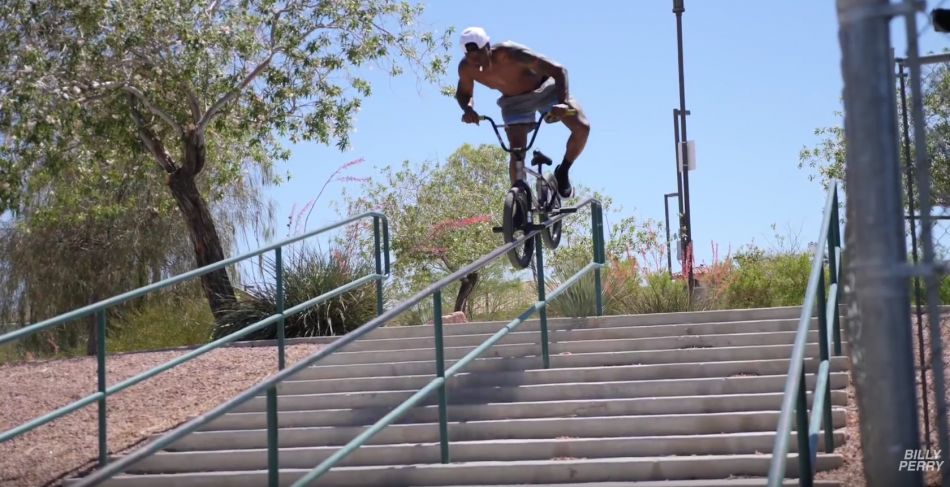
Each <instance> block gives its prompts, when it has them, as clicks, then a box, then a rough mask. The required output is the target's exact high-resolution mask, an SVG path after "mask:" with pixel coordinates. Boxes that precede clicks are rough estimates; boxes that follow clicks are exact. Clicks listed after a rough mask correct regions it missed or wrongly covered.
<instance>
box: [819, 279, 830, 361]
mask: <svg viewBox="0 0 950 487" xmlns="http://www.w3.org/2000/svg"><path fill="white" fill-rule="evenodd" d="M827 312H828V304H827V303H826V299H825V270H824V269H822V270H821V271H820V272H819V273H818V357H819V359H820V360H828V348H829V347H828V318H827Z"/></svg>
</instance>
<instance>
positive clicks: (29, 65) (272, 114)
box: [0, 0, 447, 317]
mask: <svg viewBox="0 0 950 487" xmlns="http://www.w3.org/2000/svg"><path fill="white" fill-rule="evenodd" d="M421 10H422V8H421V7H420V6H413V5H410V4H409V3H408V2H406V1H400V0H363V1H357V0H312V1H311V0H306V1H305V0H285V1H272V0H261V1H257V2H249V1H238V0H234V1H226V0H221V1H218V0H213V1H211V2H205V1H202V2H197V1H193V0H190V1H177V0H176V1H172V0H152V1H144V0H132V1H123V2H99V3H89V2H76V1H74V0H51V1H48V2H30V1H26V0H10V1H7V2H3V3H2V4H0V27H2V28H0V137H2V138H0V212H3V211H5V210H7V209H11V208H16V207H17V203H16V202H17V201H18V200H19V199H21V198H23V197H24V195H28V194H29V192H30V191H31V189H32V188H31V187H30V184H29V181H30V179H31V178H33V177H36V176H37V175H38V174H40V173H43V172H46V173H49V174H51V175H52V176H50V177H56V176H55V175H56V174H58V172H59V171H60V170H62V168H63V167H66V166H74V165H87V164H99V163H101V161H102V160H103V159H104V158H105V157H104V155H105V154H103V151H107V150H110V149H113V148H114V149H121V150H122V151H123V152H125V153H127V154H128V157H130V158H134V157H135V156H141V155H144V156H145V158H147V159H150V160H151V161H152V162H151V164H152V167H153V168H154V169H155V170H157V171H159V172H160V174H162V176H163V177H162V178H161V180H162V181H163V184H165V185H166V186H167V187H168V189H169V191H170V194H171V196H172V198H173V199H174V201H175V204H176V206H177V208H178V210H179V211H180V213H181V215H182V216H183V218H184V223H185V225H184V226H185V227H186V228H187V231H188V234H189V237H190V241H191V245H192V250H193V252H194V254H195V261H196V264H197V265H198V266H204V265H208V264H211V263H214V262H217V261H219V260H221V259H223V258H224V247H223V245H222V241H221V237H220V235H219V229H218V228H217V227H216V225H215V221H214V218H213V215H212V213H211V210H210V208H209V204H208V201H207V200H206V198H205V196H204V195H203V194H202V193H201V191H200V189H199V185H200V183H199V180H198V178H199V177H204V178H209V179H210V181H209V184H210V187H211V188H212V195H213V196H212V197H223V196H222V195H220V194H216V193H220V192H222V191H223V189H222V188H224V187H225V186H226V185H227V183H228V182H232V181H235V180H237V179H239V178H241V177H242V176H243V170H244V167H245V164H253V165H256V166H259V167H261V168H263V169H264V171H263V173H268V172H269V169H270V167H271V166H272V164H273V163H274V161H276V160H281V159H286V158H287V157H288V152H287V151H286V150H285V149H284V148H283V147H282V146H281V144H280V140H279V137H287V138H289V139H290V140H291V141H294V142H296V141H298V140H301V139H303V140H318V141H320V142H322V143H330V142H331V141H335V142H336V144H337V145H338V146H339V147H341V148H343V147H346V146H347V143H348V133H349V132H350V129H351V126H352V119H353V115H354V114H355V112H356V111H357V110H358V109H359V106H360V100H361V99H362V98H363V97H366V96H368V95H369V94H370V85H369V83H368V82H367V81H366V80H364V79H362V78H360V77H359V76H357V73H356V70H357V68H359V67H361V66H363V65H365V64H367V63H374V64H376V65H378V66H383V67H385V68H386V69H387V70H388V71H389V72H390V73H391V74H393V75H396V74H399V73H400V72H401V71H402V69H403V68H402V66H404V65H407V64H408V65H409V66H410V67H412V68H413V69H415V70H416V71H417V72H418V73H421V74H423V75H424V76H426V77H427V78H430V79H434V76H436V75H437V74H439V73H441V72H443V71H444V67H445V65H446V60H445V59H444V58H443V57H440V56H438V55H433V53H434V52H435V51H436V50H437V49H439V48H440V47H441V48H442V49H445V48H446V47H447V36H446V37H443V38H441V40H438V39H436V37H435V36H434V35H433V34H432V33H429V32H418V31H416V30H414V29H413V27H412V25H413V24H414V22H415V21H416V19H417V18H418V16H419V14H420V13H421ZM145 158H141V159H140V158H135V159H134V160H138V161H142V160H145ZM208 167H214V168H215V170H214V171H208V170H206V168H208ZM202 286H203V289H204V292H205V295H206V296H207V298H208V301H209V304H210V307H211V310H212V312H214V313H215V315H216V317H218V316H219V315H220V311H221V310H222V309H223V307H224V306H226V305H227V304H228V303H230V302H233V300H234V290H233V286H232V284H231V281H230V278H229V276H228V274H227V272H226V271H225V270H221V271H218V272H214V273H209V274H206V275H205V276H203V278H202Z"/></svg>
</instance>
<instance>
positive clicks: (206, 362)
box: [0, 344, 321, 487]
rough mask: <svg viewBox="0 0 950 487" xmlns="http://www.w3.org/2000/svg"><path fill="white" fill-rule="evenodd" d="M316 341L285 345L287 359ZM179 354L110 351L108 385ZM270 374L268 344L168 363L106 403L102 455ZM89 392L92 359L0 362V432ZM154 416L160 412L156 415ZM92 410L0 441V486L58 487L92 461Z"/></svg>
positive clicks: (273, 366) (273, 365) (273, 355)
mask: <svg viewBox="0 0 950 487" xmlns="http://www.w3.org/2000/svg"><path fill="white" fill-rule="evenodd" d="M319 347H321V345H317V344H301V345H290V346H288V347H287V362H288V364H291V363H294V362H296V361H297V360H299V359H300V358H303V357H305V356H307V355H308V354H310V353H312V352H314V351H315V350H317V349H319ZM183 353H185V351H165V352H147V353H132V354H124V355H116V356H110V357H109V358H108V359H107V361H106V367H107V370H108V372H107V380H108V383H109V384H110V385H112V384H116V383H118V382H119V381H121V380H124V379H126V378H128V377H131V376H133V375H135V374H137V373H140V372H144V371H145V370H148V369H149V368H151V367H154V366H156V365H160V364H162V363H164V362H167V361H169V360H172V359H174V358H175V357H177V356H179V355H181V354H183ZM276 371H277V352H276V350H275V349H274V348H271V347H268V348H225V349H217V350H213V351H211V352H209V353H207V354H205V355H202V356H201V357H199V358H197V359H194V360H191V361H189V362H186V363H184V364H182V365H179V366H177V367H174V368H172V369H171V370H168V371H166V372H163V373H161V374H159V375H158V376H156V377H153V378H151V379H148V380H146V381H144V382H142V383H140V384H137V385H135V386H132V387H131V388H129V389H126V390H124V391H122V392H120V393H118V394H115V395H112V396H109V399H108V401H107V413H108V426H107V431H108V441H109V452H110V454H114V453H116V452H122V451H126V450H128V449H129V448H130V447H132V446H134V445H136V444H138V443H140V442H141V441H142V440H145V439H147V438H148V437H149V436H150V435H153V434H155V433H160V432H163V431H167V430H169V429H171V428H174V427H175V426H177V425H179V424H181V423H182V422H184V421H186V420H188V419H190V418H193V417H195V416H197V415H198V414H201V413H203V412H205V411H208V410H209V409H211V408H213V407H214V406H216V405H218V404H220V403H222V402H224V401H225V400H227V399H229V398H231V397H233V396H234V395H236V394H237V393H239V392H241V391H243V390H245V389H247V388H248V387H250V386H252V385H254V384H255V383H257V382H259V381H260V380H261V379H263V378H264V377H267V376H268V375H271V374H273V373H274V372H276ZM95 391H96V359H95V357H88V358H86V357H84V358H77V359H69V360H56V361H48V362H32V363H26V364H20V365H8V366H2V367H0V404H3V408H2V409H0V430H6V429H9V428H11V427H13V426H16V425H19V424H21V423H24V422H26V421H29V420H31V419H34V418H36V417H38V416H41V415H43V414H46V413H48V412H50V411H53V410H55V409H57V408H60V407H62V406H65V405H66V404H69V403H70V402H72V401H75V400H77V399H80V398H82V397H85V396H87V395H89V394H92V393H94V392H95ZM155 413H159V414H155ZM97 418H98V407H97V406H96V405H90V406H86V407H85V408H83V409H81V410H79V411H77V412H74V413H72V414H69V415H67V416H65V417H63V418H61V419H58V420H56V421H53V422H52V423H49V424H46V425H44V426H41V427H39V428H37V429H35V430H33V431H31V432H29V433H27V434H25V435H23V436H20V437H18V438H15V439H14V440H11V441H8V442H5V443H2V444H0V485H3V486H4V487H14V486H30V487H34V486H41V485H57V484H59V481H60V480H62V479H63V478H65V477H67V476H69V475H70V474H72V473H75V472H77V471H81V470H85V469H88V468H89V467H92V466H93V465H94V462H95V461H96V459H97V458H98V451H99V450H98V436H97V424H98V419H97Z"/></svg>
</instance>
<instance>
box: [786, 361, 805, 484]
mask: <svg viewBox="0 0 950 487" xmlns="http://www.w3.org/2000/svg"><path fill="white" fill-rule="evenodd" d="M795 415H796V425H795V429H796V432H797V433H798V485H799V486H801V487H812V469H811V444H810V443H811V442H810V441H809V438H808V393H807V392H806V384H805V368H804V367H803V368H802V375H801V379H800V380H799V382H798V402H797V405H796V406H795ZM779 453H780V454H781V453H782V452H779Z"/></svg>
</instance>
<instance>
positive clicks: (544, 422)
mask: <svg viewBox="0 0 950 487" xmlns="http://www.w3.org/2000/svg"><path fill="white" fill-rule="evenodd" d="M844 413H845V412H844V409H840V408H833V409H832V417H833V419H834V425H835V426H834V427H835V428H839V427H842V426H844V420H845V415H844ZM778 417H779V411H752V412H731V413H709V414H666V415H646V416H609V417H602V416H594V417H575V418H530V419H508V420H497V421H468V422H451V423H449V437H450V439H451V441H488V440H515V439H543V438H558V437H577V438H598V437H604V438H615V437H625V436H664V435H687V434H697V435H698V434H712V433H740V432H752V431H761V432H769V431H775V429H776V426H777V423H778ZM365 429H366V428H365V427H360V426H349V427H339V426H334V427H311V428H284V429H281V430H279V442H280V447H281V448H285V447H286V448H292V447H310V446H333V445H344V444H346V443H347V442H348V441H350V440H351V439H353V438H354V437H356V435H358V434H360V433H361V432H363V431H364V430H365ZM438 438H439V428H438V424H436V423H416V424H395V425H392V426H389V427H388V428H385V429H384V430H382V431H381V432H379V433H378V434H377V435H376V436H374V437H373V438H372V439H370V440H369V442H368V444H377V445H379V444H393V443H434V442H437V441H439V440H438ZM266 445H267V431H266V430H263V429H256V430H237V431H207V432H196V433H192V434H190V435H188V436H185V437H184V438H182V439H180V440H178V441H177V442H175V443H173V444H172V445H170V446H169V448H168V450H170V451H188V450H234V449H247V448H265V447H266Z"/></svg>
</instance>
